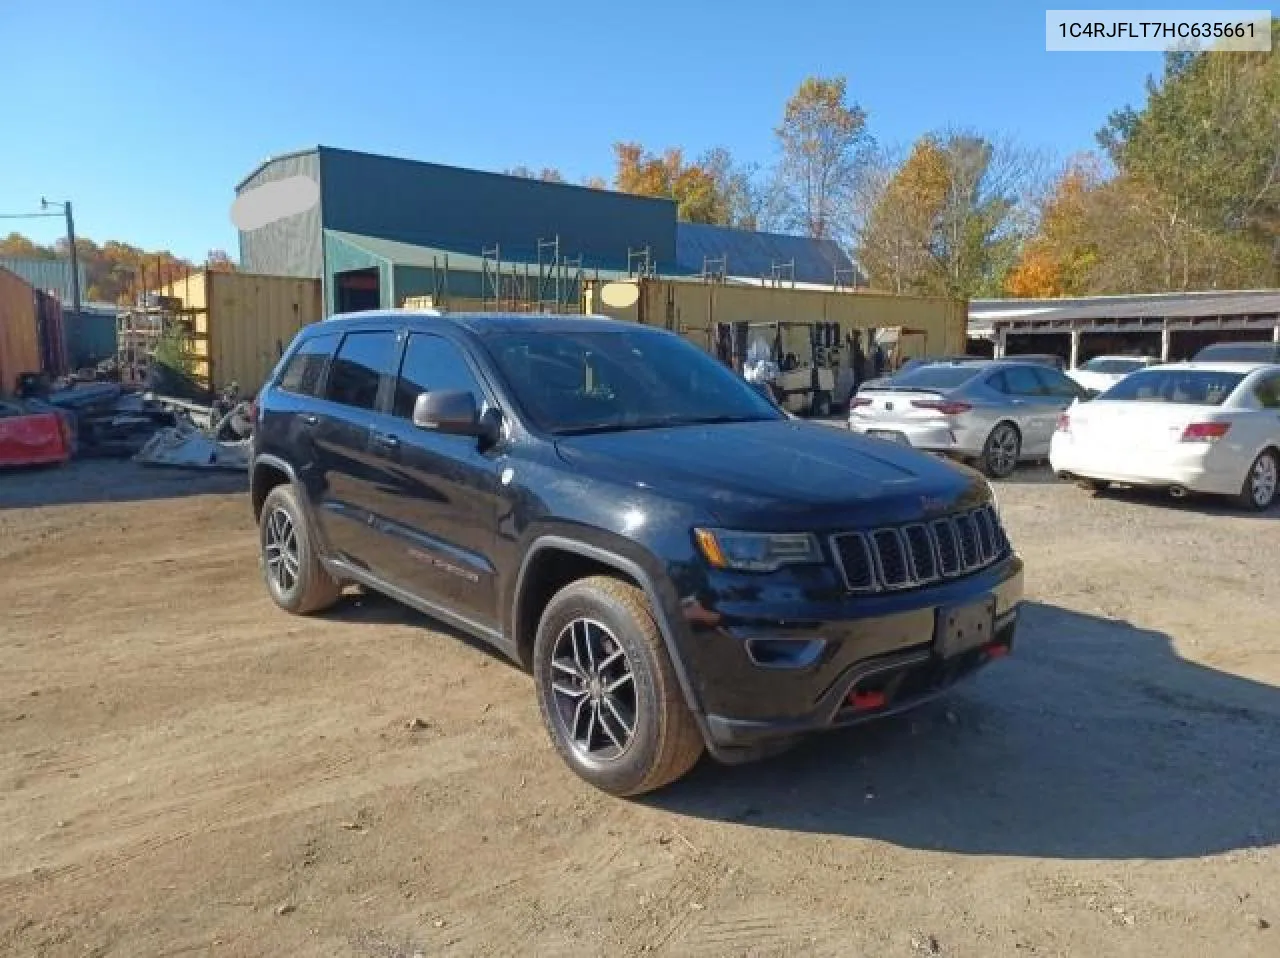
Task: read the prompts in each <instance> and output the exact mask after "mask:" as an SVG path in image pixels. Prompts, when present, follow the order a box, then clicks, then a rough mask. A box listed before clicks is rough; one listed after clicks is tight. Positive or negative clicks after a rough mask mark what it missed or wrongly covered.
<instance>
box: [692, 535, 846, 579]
mask: <svg viewBox="0 0 1280 958" xmlns="http://www.w3.org/2000/svg"><path fill="white" fill-rule="evenodd" d="M693 534H694V538H695V539H697V541H698V548H699V549H700V550H701V552H702V555H703V557H704V558H706V560H707V561H708V562H710V563H711V564H712V565H713V566H715V567H716V568H717V569H737V570H738V571H740V572H772V571H774V570H775V569H778V568H780V567H782V566H784V565H796V564H799V563H803V562H821V561H822V549H821V548H820V547H819V546H818V540H817V538H816V537H815V536H813V535H811V534H810V533H808V532H730V531H729V530H727V529H694V530H693Z"/></svg>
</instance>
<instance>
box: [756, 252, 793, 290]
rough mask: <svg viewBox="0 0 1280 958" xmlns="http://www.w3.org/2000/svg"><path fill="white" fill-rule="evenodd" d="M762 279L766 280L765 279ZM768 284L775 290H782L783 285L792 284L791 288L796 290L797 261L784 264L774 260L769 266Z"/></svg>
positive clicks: (788, 261) (787, 261) (784, 262)
mask: <svg viewBox="0 0 1280 958" xmlns="http://www.w3.org/2000/svg"><path fill="white" fill-rule="evenodd" d="M761 278H762V279H764V277H761ZM766 282H767V284H768V285H769V286H772V287H773V288H774V289H782V287H783V284H790V286H791V288H792V289H795V288H796V261H795V260H794V259H790V260H786V261H783V262H779V261H778V260H774V261H773V262H772V264H770V266H769V276H768V279H767V280H766Z"/></svg>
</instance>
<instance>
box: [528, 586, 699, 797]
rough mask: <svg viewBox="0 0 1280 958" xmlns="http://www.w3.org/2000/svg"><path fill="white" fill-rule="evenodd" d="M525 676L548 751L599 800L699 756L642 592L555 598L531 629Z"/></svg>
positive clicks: (640, 786)
mask: <svg viewBox="0 0 1280 958" xmlns="http://www.w3.org/2000/svg"><path fill="white" fill-rule="evenodd" d="M584 640H585V641H584ZM570 649H571V651H570ZM584 649H585V651H583V650H584ZM618 652H621V658H620V659H619V657H618V656H617V655H616V653H618ZM580 662H582V663H584V667H580V666H579V663H580ZM624 670H625V671H626V672H627V674H629V676H630V678H624V677H622V672H623V671H624ZM533 674H534V679H535V680H536V682H537V687H538V706H539V708H540V710H541V712H542V722H543V724H544V725H545V726H546V729H547V733H548V734H549V735H550V736H551V741H552V742H553V743H554V744H555V747H556V751H557V752H559V753H560V757H561V758H562V759H563V760H564V762H565V764H566V765H568V766H569V767H570V768H571V769H573V770H574V772H576V773H577V774H578V775H579V776H580V777H581V778H583V779H584V780H585V781H587V782H589V783H590V784H592V785H594V786H595V787H596V788H599V789H600V790H602V791H605V792H608V793H609V794H611V795H618V796H628V795H640V794H643V793H644V792H651V791H653V790H654V789H657V788H661V787H662V786H664V785H667V784H669V783H671V782H674V781H675V780H676V779H678V778H680V777H681V776H683V775H684V774H685V773H686V772H688V771H689V770H690V769H691V768H693V766H694V765H696V764H697V762H698V759H699V758H700V757H701V755H702V750H703V742H702V735H701V733H700V732H699V731H698V725H697V723H696V722H695V721H694V718H693V715H692V714H691V713H690V712H689V709H688V706H687V705H686V704H685V700H684V695H683V693H682V692H681V689H680V683H679V682H678V681H677V679H676V675H675V670H674V669H673V668H672V667H671V662H670V660H669V659H668V657H667V650H666V646H665V645H664V643H663V639H662V634H661V633H660V632H659V630H658V625H657V623H656V622H655V621H654V618H653V614H652V613H651V612H650V610H649V604H648V602H647V600H646V598H645V595H644V593H643V592H642V591H641V590H640V589H638V588H636V587H635V586H633V585H631V584H630V583H627V582H622V581H620V580H618V579H614V578H610V577H608V576H592V577H590V578H587V579H579V580H578V581H577V582H572V583H570V584H569V585H567V586H565V587H564V588H563V589H561V590H560V591H559V592H557V593H556V594H555V596H554V597H553V598H552V599H551V601H550V602H549V603H548V604H547V607H546V609H545V610H543V613H542V620H541V621H540V622H539V623H538V635H537V638H536V640H535V642H534V648H533ZM553 681H554V682H555V687H554V688H553ZM615 686H616V689H615ZM611 693H612V694H611ZM628 718H629V719H630V720H631V725H630V732H629V733H628V726H627V724H626V720H627V719H628ZM597 721H598V722H599V725H598V726H597V725H596V724H595V723H596V722H597Z"/></svg>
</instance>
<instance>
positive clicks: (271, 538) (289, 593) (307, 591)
mask: <svg viewBox="0 0 1280 958" xmlns="http://www.w3.org/2000/svg"><path fill="white" fill-rule="evenodd" d="M290 533H291V535H290ZM281 542H283V543H284V544H283V546H282V545H281ZM290 542H291V543H292V548H290V546H289V543H290ZM258 548H259V549H260V551H261V564H262V577H263V580H264V581H265V582H266V585H267V593H268V594H269V595H270V596H271V599H272V601H273V602H275V604H276V605H278V606H280V608H282V609H284V610H285V611H286V612H292V613H293V614H295V615H310V614H311V613H313V612H320V611H322V610H323V609H327V608H329V606H331V605H333V604H334V603H335V602H337V601H338V597H339V596H340V595H342V584H341V583H339V582H336V581H334V579H333V577H332V576H330V575H329V573H328V572H326V571H325V569H324V566H322V565H321V564H320V557H319V556H318V555H317V554H316V549H315V538H314V536H313V535H312V533H311V529H310V527H309V526H308V525H307V520H306V514H305V513H304V512H303V511H302V509H301V507H300V506H299V504H298V497H297V494H296V493H295V492H294V491H293V487H292V486H290V485H288V484H287V483H285V484H281V485H278V486H276V487H275V488H274V489H272V490H271V491H270V492H269V493H267V498H266V500H265V501H264V502H263V503H262V513H261V515H260V516H259V519H258ZM290 553H291V557H290Z"/></svg>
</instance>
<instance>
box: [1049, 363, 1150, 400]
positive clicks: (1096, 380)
mask: <svg viewBox="0 0 1280 958" xmlns="http://www.w3.org/2000/svg"><path fill="white" fill-rule="evenodd" d="M1155 362H1157V360H1155V359H1153V358H1152V357H1150V356H1094V357H1093V358H1092V359H1090V360H1089V361H1088V362H1087V363H1082V364H1081V365H1079V366H1077V367H1076V368H1075V369H1069V370H1067V375H1068V376H1070V377H1071V378H1072V379H1074V380H1075V381H1076V382H1078V383H1079V384H1080V385H1081V386H1083V387H1084V388H1085V389H1093V390H1096V391H1097V392H1100V393H1101V392H1106V391H1107V390H1108V389H1110V388H1111V387H1112V386H1114V385H1115V384H1116V383H1118V382H1119V381H1120V380H1122V379H1124V377H1125V376H1127V375H1129V374H1130V373H1132V372H1137V371H1138V370H1139V369H1146V368H1147V367H1148V366H1150V365H1151V364H1152V363H1155Z"/></svg>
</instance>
